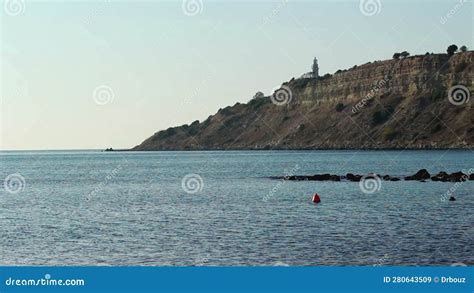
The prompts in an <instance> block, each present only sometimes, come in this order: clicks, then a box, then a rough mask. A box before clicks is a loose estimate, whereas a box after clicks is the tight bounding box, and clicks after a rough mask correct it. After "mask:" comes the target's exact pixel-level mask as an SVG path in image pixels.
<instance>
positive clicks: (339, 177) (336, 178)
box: [331, 175, 341, 181]
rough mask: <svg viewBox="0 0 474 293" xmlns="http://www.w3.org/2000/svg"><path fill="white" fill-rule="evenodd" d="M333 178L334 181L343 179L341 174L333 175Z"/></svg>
mask: <svg viewBox="0 0 474 293" xmlns="http://www.w3.org/2000/svg"><path fill="white" fill-rule="evenodd" d="M331 180H332V181H341V176H337V175H331Z"/></svg>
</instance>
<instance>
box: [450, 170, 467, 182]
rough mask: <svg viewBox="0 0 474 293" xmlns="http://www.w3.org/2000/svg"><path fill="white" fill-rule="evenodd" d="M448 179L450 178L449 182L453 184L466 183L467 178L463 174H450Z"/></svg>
mask: <svg viewBox="0 0 474 293" xmlns="http://www.w3.org/2000/svg"><path fill="white" fill-rule="evenodd" d="M449 177H450V179H451V181H453V182H462V181H466V180H467V179H468V178H469V177H468V176H467V175H466V174H464V173H463V172H455V173H451V175H449Z"/></svg>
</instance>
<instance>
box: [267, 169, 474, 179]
mask: <svg viewBox="0 0 474 293" xmlns="http://www.w3.org/2000/svg"><path fill="white" fill-rule="evenodd" d="M270 178H271V179H280V180H289V181H341V180H342V181H352V182H359V181H361V180H363V179H366V178H380V180H385V181H400V180H406V181H412V180H416V181H422V182H424V181H426V180H428V179H431V180H432V181H441V182H463V181H467V180H474V176H473V173H470V174H465V173H463V172H461V171H460V172H454V173H451V174H448V173H446V172H444V171H441V172H439V173H438V174H437V175H435V176H433V177H430V174H429V173H428V171H427V170H426V169H421V170H419V171H418V172H416V173H415V174H413V175H410V176H405V177H397V176H391V175H383V176H382V175H379V174H375V173H371V174H368V175H357V174H352V173H347V174H346V175H345V176H344V175H342V176H340V175H333V174H328V173H326V174H315V175H291V176H273V177H270Z"/></svg>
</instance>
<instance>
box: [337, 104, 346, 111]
mask: <svg viewBox="0 0 474 293" xmlns="http://www.w3.org/2000/svg"><path fill="white" fill-rule="evenodd" d="M344 108H345V106H344V104H343V103H339V104H337V105H336V111H337V112H342V110H344Z"/></svg>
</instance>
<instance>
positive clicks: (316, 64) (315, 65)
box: [312, 57, 319, 78]
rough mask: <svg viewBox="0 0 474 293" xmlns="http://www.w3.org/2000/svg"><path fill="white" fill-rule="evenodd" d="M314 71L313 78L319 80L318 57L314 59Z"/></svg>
mask: <svg viewBox="0 0 474 293" xmlns="http://www.w3.org/2000/svg"><path fill="white" fill-rule="evenodd" d="M312 70H313V78H318V77H319V66H318V59H316V57H314V60H313V67H312Z"/></svg>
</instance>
